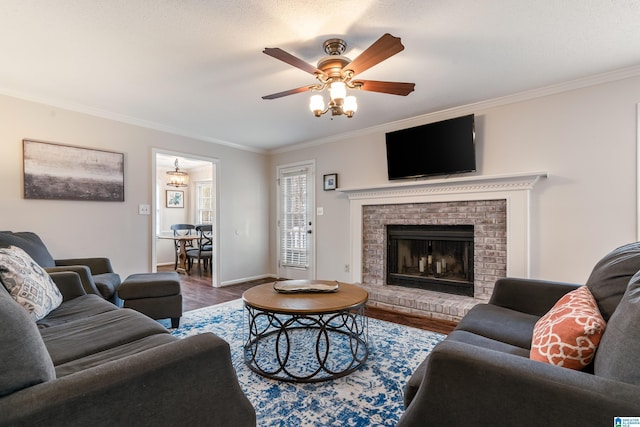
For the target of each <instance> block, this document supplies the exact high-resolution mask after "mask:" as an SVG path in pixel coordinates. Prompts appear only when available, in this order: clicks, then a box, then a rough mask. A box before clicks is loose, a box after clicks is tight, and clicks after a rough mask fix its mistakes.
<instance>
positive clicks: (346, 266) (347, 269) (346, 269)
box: [344, 264, 349, 273]
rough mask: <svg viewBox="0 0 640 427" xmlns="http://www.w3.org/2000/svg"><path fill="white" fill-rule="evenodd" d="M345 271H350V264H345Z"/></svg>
mask: <svg viewBox="0 0 640 427" xmlns="http://www.w3.org/2000/svg"><path fill="white" fill-rule="evenodd" d="M344 272H345V273H348V272H349V264H345V265H344Z"/></svg>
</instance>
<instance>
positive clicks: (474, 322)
mask: <svg viewBox="0 0 640 427" xmlns="http://www.w3.org/2000/svg"><path fill="white" fill-rule="evenodd" d="M539 318H540V316H534V315H531V314H526V313H521V312H519V311H515V310H511V309H509V308H505V307H499V306H497V305H493V304H478V305H476V306H475V307H473V308H472V309H471V310H469V312H468V313H467V314H466V315H465V316H464V317H463V318H462V320H461V321H460V323H458V326H456V330H461V331H467V332H472V333H474V334H477V335H480V336H483V337H486V338H490V339H492V340H496V341H500V342H503V343H506V344H510V345H514V346H516V347H521V348H524V349H526V350H528V349H530V348H531V335H532V334H533V327H534V326H535V324H536V322H537V321H538V319H539Z"/></svg>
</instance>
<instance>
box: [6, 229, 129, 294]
mask: <svg viewBox="0 0 640 427" xmlns="http://www.w3.org/2000/svg"><path fill="white" fill-rule="evenodd" d="M8 246H17V247H19V248H21V249H22V250H24V251H25V252H26V253H28V254H29V256H31V258H33V260H34V261H35V262H37V263H38V265H40V266H41V267H42V268H44V269H45V270H47V271H48V272H50V273H53V272H59V271H74V272H76V273H78V275H79V276H80V280H81V281H82V286H83V288H84V290H85V292H86V293H88V294H96V295H100V296H102V297H103V298H104V299H106V300H109V301H111V302H113V303H115V302H116V299H117V293H116V291H117V290H118V287H119V286H120V276H119V275H118V274H117V273H115V272H114V271H113V268H112V266H111V261H109V259H108V258H73V259H58V260H56V259H54V258H53V256H51V253H50V252H49V250H48V249H47V247H46V245H45V244H44V242H43V241H42V239H40V237H39V236H38V235H37V234H35V233H32V232H29V231H21V232H17V233H14V232H11V231H0V247H8Z"/></svg>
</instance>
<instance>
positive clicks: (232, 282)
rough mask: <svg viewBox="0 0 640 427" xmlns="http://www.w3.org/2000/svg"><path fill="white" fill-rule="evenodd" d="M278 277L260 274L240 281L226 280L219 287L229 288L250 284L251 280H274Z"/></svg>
mask: <svg viewBox="0 0 640 427" xmlns="http://www.w3.org/2000/svg"><path fill="white" fill-rule="evenodd" d="M277 277H278V276H277V275H275V274H261V275H259V276H251V277H244V278H242V279H234V280H227V281H224V282H220V287H221V288H222V287H224V286H231V285H237V284H238V283H244V282H251V281H253V280H260V279H267V278H269V279H275V278H277Z"/></svg>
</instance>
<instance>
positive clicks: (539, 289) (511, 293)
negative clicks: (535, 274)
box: [489, 277, 580, 316]
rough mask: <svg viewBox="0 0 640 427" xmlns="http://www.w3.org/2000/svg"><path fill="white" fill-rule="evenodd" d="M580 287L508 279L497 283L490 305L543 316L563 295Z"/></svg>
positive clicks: (561, 283) (499, 280) (569, 284)
mask: <svg viewBox="0 0 640 427" xmlns="http://www.w3.org/2000/svg"><path fill="white" fill-rule="evenodd" d="M579 286H580V285H577V284H574V283H564V282H551V281H546V280H534V279H519V278H514V277H507V278H502V279H498V280H497V281H496V284H495V287H494V289H493V293H492V294H491V298H490V300H489V304H493V305H498V306H500V307H505V308H509V309H511V310H515V311H519V312H521V313H527V314H532V315H535V316H543V315H544V314H546V313H547V312H548V311H549V310H551V308H552V307H553V305H554V304H555V303H556V302H557V301H558V300H559V299H560V298H562V296H563V295H565V294H566V293H568V292H570V291H572V290H574V289H576V288H578V287H579Z"/></svg>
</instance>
